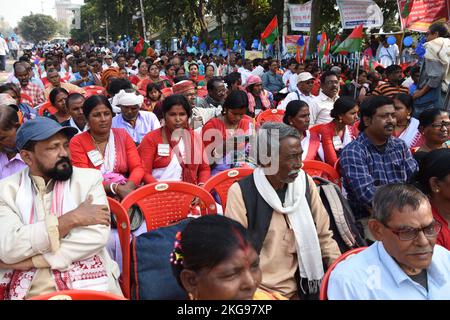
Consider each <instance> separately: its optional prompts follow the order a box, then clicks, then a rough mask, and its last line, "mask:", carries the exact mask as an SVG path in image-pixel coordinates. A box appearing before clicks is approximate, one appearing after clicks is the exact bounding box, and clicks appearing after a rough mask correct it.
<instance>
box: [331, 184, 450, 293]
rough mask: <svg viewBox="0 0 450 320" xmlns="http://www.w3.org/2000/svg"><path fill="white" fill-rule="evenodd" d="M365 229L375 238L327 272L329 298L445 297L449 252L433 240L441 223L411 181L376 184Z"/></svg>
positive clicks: (449, 278) (448, 288) (449, 277)
mask: <svg viewBox="0 0 450 320" xmlns="http://www.w3.org/2000/svg"><path fill="white" fill-rule="evenodd" d="M369 228H370V230H371V232H372V234H373V235H374V237H375V238H376V240H377V241H376V242H375V243H373V244H372V245H371V246H370V247H369V248H367V249H365V250H363V251H362V252H361V253H359V254H357V255H355V256H353V257H351V258H349V259H347V260H345V261H343V262H341V263H339V264H338V265H337V267H336V268H335V270H334V271H332V272H331V276H330V280H329V283H328V292H327V294H328V298H329V299H333V300H375V299H376V300H444V299H446V300H448V299H450V294H449V292H450V252H449V251H448V250H446V249H445V248H443V247H441V246H439V245H436V239H437V236H438V234H439V231H440V230H441V228H442V226H441V224H440V223H439V222H437V221H436V220H434V218H433V214H432V210H431V205H430V203H429V201H428V198H427V196H426V195H424V194H423V193H422V192H421V191H419V189H417V188H416V187H414V186H413V185H408V184H405V183H395V184H388V185H384V186H382V187H380V188H379V189H378V190H377V192H376V194H375V198H374V201H373V213H372V217H371V219H370V221H369Z"/></svg>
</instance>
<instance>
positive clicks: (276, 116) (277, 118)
mask: <svg viewBox="0 0 450 320" xmlns="http://www.w3.org/2000/svg"><path fill="white" fill-rule="evenodd" d="M283 116H284V110H281V109H268V110H265V111H263V112H261V113H260V114H258V116H257V117H256V123H257V124H258V126H260V125H262V124H263V123H264V122H269V121H270V122H283Z"/></svg>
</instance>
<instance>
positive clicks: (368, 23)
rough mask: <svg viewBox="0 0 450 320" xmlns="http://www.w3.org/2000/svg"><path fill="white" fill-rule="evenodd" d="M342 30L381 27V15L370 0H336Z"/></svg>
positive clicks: (376, 6)
mask: <svg viewBox="0 0 450 320" xmlns="http://www.w3.org/2000/svg"><path fill="white" fill-rule="evenodd" d="M337 5H338V7H339V13H340V15H341V23H342V28H343V29H353V28H355V27H356V26H359V25H361V24H362V25H363V27H364V28H379V27H381V26H382V25H383V13H382V12H381V9H380V7H379V6H378V5H377V4H376V3H375V2H374V1H372V0H337Z"/></svg>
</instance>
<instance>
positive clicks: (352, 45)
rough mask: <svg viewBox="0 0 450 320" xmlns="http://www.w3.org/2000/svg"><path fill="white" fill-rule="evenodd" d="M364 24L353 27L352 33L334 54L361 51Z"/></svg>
mask: <svg viewBox="0 0 450 320" xmlns="http://www.w3.org/2000/svg"><path fill="white" fill-rule="evenodd" d="M363 35H364V31H363V26H362V24H361V25H359V26H357V27H356V28H355V29H353V31H352V33H351V34H350V35H349V36H348V37H347V39H345V40H344V41H343V42H341V44H340V45H339V46H338V47H337V48H336V49H335V50H334V51H333V54H336V53H341V54H347V53H349V52H360V51H361V45H362V40H363Z"/></svg>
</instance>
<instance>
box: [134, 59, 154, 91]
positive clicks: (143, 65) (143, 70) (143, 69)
mask: <svg viewBox="0 0 450 320" xmlns="http://www.w3.org/2000/svg"><path fill="white" fill-rule="evenodd" d="M138 67H139V71H138V73H137V75H135V76H132V77H130V81H131V83H132V84H134V85H135V86H137V85H138V84H139V83H140V82H141V81H143V80H148V79H150V77H149V75H148V64H147V62H145V61H142V62H140V63H139V65H138Z"/></svg>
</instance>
